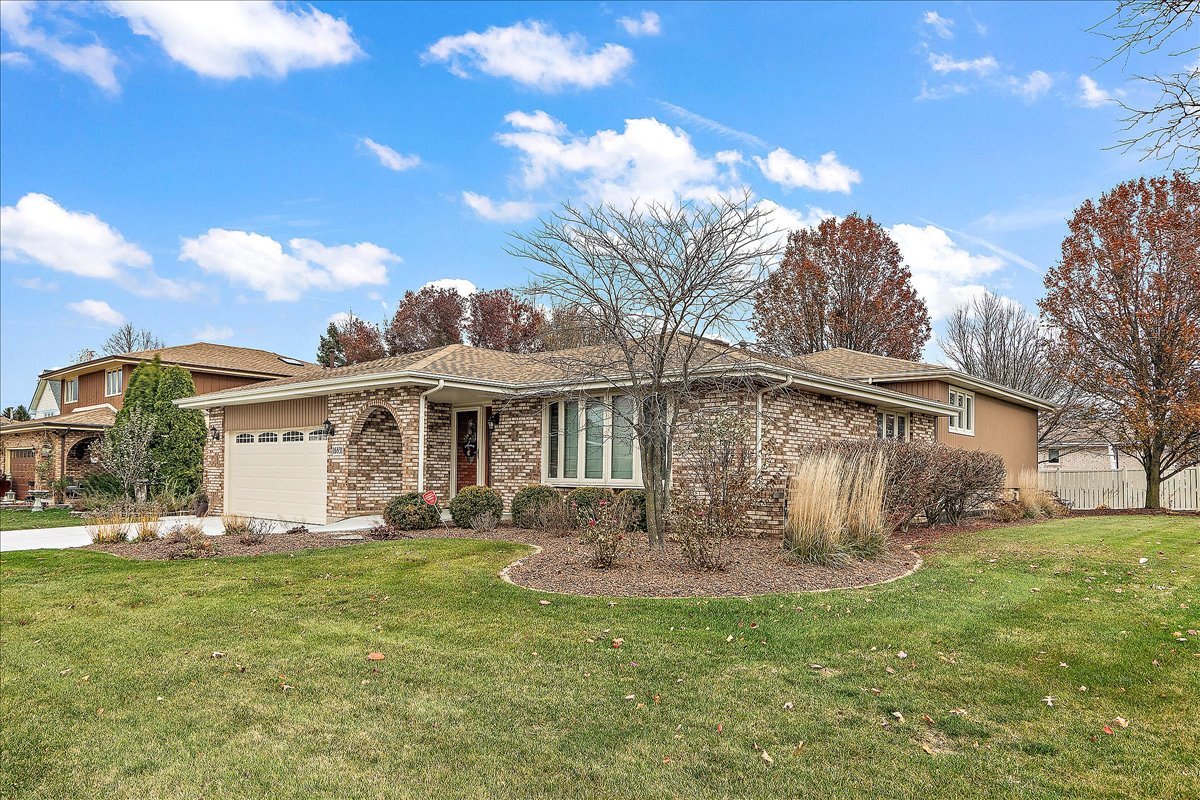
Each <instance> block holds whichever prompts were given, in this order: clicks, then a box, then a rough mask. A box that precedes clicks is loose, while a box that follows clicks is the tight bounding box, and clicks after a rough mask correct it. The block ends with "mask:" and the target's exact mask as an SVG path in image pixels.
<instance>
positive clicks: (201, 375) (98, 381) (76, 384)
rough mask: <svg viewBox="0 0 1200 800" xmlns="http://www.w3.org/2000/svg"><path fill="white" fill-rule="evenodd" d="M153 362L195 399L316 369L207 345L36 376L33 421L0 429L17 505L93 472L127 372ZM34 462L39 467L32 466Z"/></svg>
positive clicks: (106, 358) (92, 362)
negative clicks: (177, 369) (188, 385)
mask: <svg viewBox="0 0 1200 800" xmlns="http://www.w3.org/2000/svg"><path fill="white" fill-rule="evenodd" d="M156 356H157V357H158V358H160V359H161V360H162V363H163V364H167V365H178V366H181V367H184V368H185V369H187V370H188V372H189V373H191V376H192V380H193V381H194V382H195V384H196V392H197V394H204V393H206V392H215V391H220V390H222V389H233V388H236V387H239V386H245V385H246V384H251V383H259V382H262V381H268V380H274V379H277V378H290V377H295V376H299V375H303V374H305V373H308V372H311V371H314V370H316V371H319V370H320V367H318V366H316V365H314V364H309V363H306V362H304V361H300V360H298V359H295V358H289V357H288V356H281V355H279V354H278V353H272V352H269V351H267V350H254V349H251V348H248V347H231V346H229V345H222V344H209V343H207V342H196V343H194V344H185V345H180V346H178V347H161V348H157V349H154V350H142V351H138V352H135V353H123V354H121V355H106V356H101V357H98V358H94V359H92V360H90V361H84V362H81V363H78V364H71V365H70V366H66V367H62V368H59V369H53V370H47V371H46V372H43V373H42V374H41V375H40V376H38V385H37V389H36V390H35V392H34V396H33V401H32V402H31V403H30V413H31V415H32V416H33V419H30V420H27V421H24V422H4V423H3V424H2V425H0V450H2V452H3V457H4V461H3V469H4V476H3V478H4V480H5V481H6V482H7V483H8V484H9V487H8V488H10V489H11V490H12V491H13V492H14V493H15V494H16V496H17V498H18V499H23V498H24V497H25V496H26V495H27V494H28V492H29V491H30V490H31V489H49V488H50V485H51V484H52V483H53V482H54V481H56V480H57V479H58V478H60V477H64V476H65V477H66V478H67V479H68V480H69V481H71V482H77V481H79V480H81V479H82V478H83V476H84V475H86V474H87V473H88V472H90V471H92V470H94V469H95V467H94V465H93V463H92V459H91V455H90V452H89V451H90V448H91V445H92V444H93V443H94V442H95V441H96V440H97V439H98V438H99V437H100V436H101V435H103V433H104V432H105V431H106V430H108V429H109V428H110V427H112V424H113V422H114V421H115V420H116V415H117V411H118V410H120V408H121V406H122V405H123V404H124V399H125V388H126V386H128V385H129V377H130V376H131V375H132V374H133V370H134V369H136V368H137V366H138V365H139V364H142V363H145V362H148V361H152V360H153V359H154V358H155V357H156ZM40 463H41V464H44V466H41V467H40V468H39V464H40ZM0 488H3V487H0Z"/></svg>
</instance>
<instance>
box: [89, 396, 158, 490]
mask: <svg viewBox="0 0 1200 800" xmlns="http://www.w3.org/2000/svg"><path fill="white" fill-rule="evenodd" d="M154 428H155V422H154V416H153V415H152V414H150V413H148V412H146V411H143V410H142V409H134V410H133V411H131V412H129V414H128V415H127V416H126V417H125V419H123V420H120V421H118V423H117V424H116V425H114V426H113V427H112V428H111V429H110V430H109V431H108V433H107V434H106V435H105V436H103V437H102V438H101V439H100V441H99V442H98V443H97V444H94V445H92V455H94V456H96V460H97V461H96V463H97V464H98V465H99V466H100V468H101V469H103V470H104V471H105V472H108V473H110V474H112V475H113V476H115V477H116V478H117V480H119V481H120V482H121V488H122V489H124V490H125V495H126V497H133V496H135V494H136V491H137V487H138V484H139V483H141V482H142V481H149V480H150V479H151V478H153V476H154V471H155V463H154V457H153V448H152V445H153V442H154Z"/></svg>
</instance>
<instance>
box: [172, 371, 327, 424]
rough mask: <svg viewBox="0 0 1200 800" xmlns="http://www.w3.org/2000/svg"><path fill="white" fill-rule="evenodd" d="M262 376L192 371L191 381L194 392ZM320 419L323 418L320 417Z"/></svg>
mask: <svg viewBox="0 0 1200 800" xmlns="http://www.w3.org/2000/svg"><path fill="white" fill-rule="evenodd" d="M262 380H263V379H262V378H247V377H244V376H241V375H221V374H218V373H215V372H192V381H194V382H195V384H196V394H208V393H209V392H219V391H221V390H222V389H233V388H234V387H237V386H245V385H246V384H248V383H259V382H261V381H262ZM321 419H324V417H322V418H321Z"/></svg>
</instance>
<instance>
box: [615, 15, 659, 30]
mask: <svg viewBox="0 0 1200 800" xmlns="http://www.w3.org/2000/svg"><path fill="white" fill-rule="evenodd" d="M617 24H618V25H620V26H621V27H622V28H624V29H625V32H626V33H628V34H629V35H630V36H658V35H659V34H660V33H662V20H660V19H659V18H658V14H656V13H654V12H653V11H643V12H642V15H641V16H640V17H637V18H634V17H621V18H620V19H618V20H617Z"/></svg>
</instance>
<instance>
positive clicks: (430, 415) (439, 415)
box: [425, 403, 450, 498]
mask: <svg viewBox="0 0 1200 800" xmlns="http://www.w3.org/2000/svg"><path fill="white" fill-rule="evenodd" d="M425 488H426V489H431V490H433V491H435V492H437V493H438V497H441V498H449V497H450V404H449V403H426V404H425Z"/></svg>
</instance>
